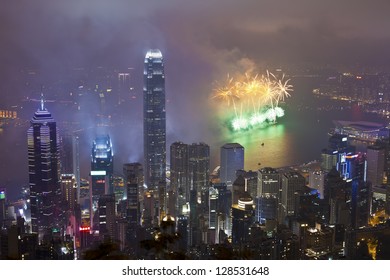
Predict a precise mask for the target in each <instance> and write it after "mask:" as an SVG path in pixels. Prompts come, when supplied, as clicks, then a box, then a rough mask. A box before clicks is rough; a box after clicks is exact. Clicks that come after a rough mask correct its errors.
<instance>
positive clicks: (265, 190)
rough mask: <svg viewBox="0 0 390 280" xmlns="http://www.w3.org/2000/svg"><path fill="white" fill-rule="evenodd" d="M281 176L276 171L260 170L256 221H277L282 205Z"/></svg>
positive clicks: (268, 168) (271, 169)
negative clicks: (279, 208)
mask: <svg viewBox="0 0 390 280" xmlns="http://www.w3.org/2000/svg"><path fill="white" fill-rule="evenodd" d="M280 188H281V180H280V174H279V172H278V171H277V170H276V169H273V168H271V167H265V168H262V169H260V170H258V181H257V196H256V200H255V201H256V221H259V222H262V223H263V222H264V221H266V220H276V219H277V211H278V204H279V203H280Z"/></svg>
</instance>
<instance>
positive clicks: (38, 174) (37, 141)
mask: <svg viewBox="0 0 390 280" xmlns="http://www.w3.org/2000/svg"><path fill="white" fill-rule="evenodd" d="M27 141H28V171H29V186H30V203H31V225H32V232H33V233H37V234H38V236H39V238H40V239H41V238H42V237H43V234H45V233H46V232H47V231H48V230H53V229H54V228H55V227H56V225H57V223H58V222H59V221H58V217H57V215H58V211H57V209H56V207H58V205H59V199H60V195H61V193H60V190H61V189H60V161H59V135H58V129H57V125H56V122H55V121H54V119H53V118H52V116H51V114H50V113H49V111H48V110H47V109H46V108H45V103H44V99H43V95H42V96H41V103H40V107H39V108H38V110H37V111H36V112H35V114H34V117H33V118H32V119H31V125H30V128H29V129H28V131H27Z"/></svg>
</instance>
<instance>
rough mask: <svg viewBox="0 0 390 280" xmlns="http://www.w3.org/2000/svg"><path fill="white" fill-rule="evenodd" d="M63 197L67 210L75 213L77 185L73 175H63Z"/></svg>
mask: <svg viewBox="0 0 390 280" xmlns="http://www.w3.org/2000/svg"><path fill="white" fill-rule="evenodd" d="M61 197H62V201H63V203H64V204H66V206H67V208H68V209H69V210H71V211H72V213H74V210H75V207H76V204H77V185H76V178H75V176H74V175H73V174H61Z"/></svg>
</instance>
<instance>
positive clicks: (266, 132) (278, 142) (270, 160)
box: [222, 124, 289, 170]
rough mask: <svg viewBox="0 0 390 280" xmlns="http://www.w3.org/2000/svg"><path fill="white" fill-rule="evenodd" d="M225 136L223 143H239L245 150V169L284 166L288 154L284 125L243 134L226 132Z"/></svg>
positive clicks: (271, 126)
mask: <svg viewBox="0 0 390 280" xmlns="http://www.w3.org/2000/svg"><path fill="white" fill-rule="evenodd" d="M225 136H226V138H225V141H227V142H237V143H240V144H241V145H242V146H243V147H244V148H245V169H252V170H256V169H258V168H259V167H262V166H274V167H276V166H281V165H284V160H283V158H285V157H286V155H288V153H289V147H288V146H289V145H288V143H289V141H288V138H289V136H288V135H287V134H286V132H285V124H275V125H270V126H267V127H263V128H259V129H256V130H250V131H243V132H230V131H227V132H226V134H225ZM263 143H264V145H262V144H263ZM222 145H223V144H222Z"/></svg>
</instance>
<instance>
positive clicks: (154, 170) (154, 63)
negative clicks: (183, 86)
mask: <svg viewBox="0 0 390 280" xmlns="http://www.w3.org/2000/svg"><path fill="white" fill-rule="evenodd" d="M143 106H144V160H145V165H144V166H145V183H146V185H147V186H148V188H149V189H154V190H156V189H157V188H158V185H159V182H161V181H163V182H165V171H166V170H165V167H166V120H165V75H164V63H163V56H162V54H161V52H160V50H157V49H156V50H149V51H148V52H147V53H146V56H145V61H144V104H143Z"/></svg>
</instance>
